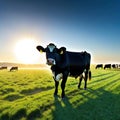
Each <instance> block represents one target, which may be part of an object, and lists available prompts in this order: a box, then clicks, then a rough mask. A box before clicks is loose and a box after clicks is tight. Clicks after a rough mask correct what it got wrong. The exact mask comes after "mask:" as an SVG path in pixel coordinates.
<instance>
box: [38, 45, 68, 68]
mask: <svg viewBox="0 0 120 120" xmlns="http://www.w3.org/2000/svg"><path fill="white" fill-rule="evenodd" d="M36 48H37V50H38V51H40V52H46V60H47V64H48V65H51V66H52V65H56V64H59V63H60V61H61V55H63V54H64V53H65V51H66V48H65V47H61V48H60V49H58V48H57V47H56V45H54V44H53V43H50V44H49V45H47V47H46V48H44V47H42V46H37V47H36Z"/></svg>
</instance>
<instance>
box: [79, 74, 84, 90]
mask: <svg viewBox="0 0 120 120" xmlns="http://www.w3.org/2000/svg"><path fill="white" fill-rule="evenodd" d="M82 79H83V75H80V78H79V83H78V89H80V86H81V82H82Z"/></svg>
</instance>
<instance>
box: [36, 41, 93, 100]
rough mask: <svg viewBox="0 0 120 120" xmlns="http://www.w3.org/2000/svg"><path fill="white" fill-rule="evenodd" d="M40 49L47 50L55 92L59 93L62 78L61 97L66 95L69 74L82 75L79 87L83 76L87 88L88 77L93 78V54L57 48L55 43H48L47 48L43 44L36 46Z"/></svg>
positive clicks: (73, 75) (55, 93)
mask: <svg viewBox="0 0 120 120" xmlns="http://www.w3.org/2000/svg"><path fill="white" fill-rule="evenodd" d="M36 48H37V50H38V51H41V52H46V60H47V64H48V65H50V66H51V70H52V73H53V75H54V77H53V78H54V81H55V92H54V95H57V93H58V85H59V80H60V79H62V82H61V89H62V94H61V97H62V98H64V97H65V84H66V81H67V78H68V76H72V77H75V78H77V77H80V79H79V84H78V88H80V85H81V81H82V78H84V80H85V85H84V89H86V88H87V79H88V76H89V79H91V71H90V60H91V55H90V54H89V53H87V52H69V51H66V48H65V47H61V48H59V49H58V48H57V47H56V46H55V45H54V44H53V43H50V44H49V45H47V47H46V48H44V47H42V46H37V47H36ZM83 73H84V75H83Z"/></svg>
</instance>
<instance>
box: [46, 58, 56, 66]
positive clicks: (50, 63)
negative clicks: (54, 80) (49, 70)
mask: <svg viewBox="0 0 120 120" xmlns="http://www.w3.org/2000/svg"><path fill="white" fill-rule="evenodd" d="M47 64H48V65H55V60H54V59H51V58H49V59H47Z"/></svg>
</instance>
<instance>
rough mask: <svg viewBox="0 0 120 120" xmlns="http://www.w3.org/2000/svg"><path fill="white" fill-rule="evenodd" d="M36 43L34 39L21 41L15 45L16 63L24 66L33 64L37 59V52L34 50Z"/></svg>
mask: <svg viewBox="0 0 120 120" xmlns="http://www.w3.org/2000/svg"><path fill="white" fill-rule="evenodd" d="M36 46H37V42H36V41H35V40H34V39H30V38H29V39H28V38H25V39H22V40H19V41H18V42H17V43H16V46H15V50H14V52H15V55H16V57H17V59H18V61H20V62H22V63H24V64H32V63H35V62H36V60H37V59H38V57H39V55H38V51H37V50H36Z"/></svg>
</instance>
